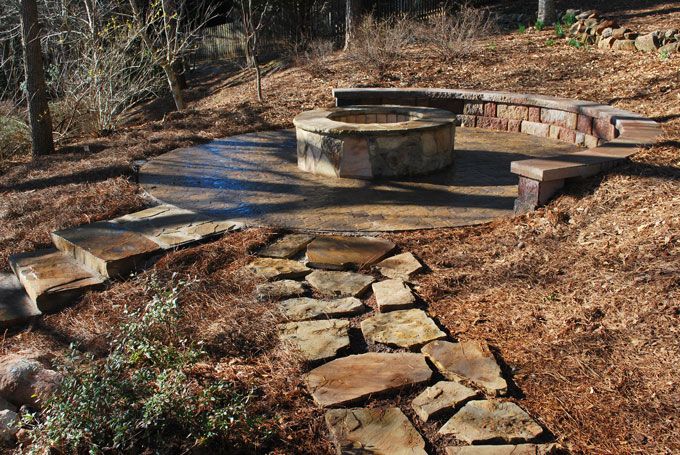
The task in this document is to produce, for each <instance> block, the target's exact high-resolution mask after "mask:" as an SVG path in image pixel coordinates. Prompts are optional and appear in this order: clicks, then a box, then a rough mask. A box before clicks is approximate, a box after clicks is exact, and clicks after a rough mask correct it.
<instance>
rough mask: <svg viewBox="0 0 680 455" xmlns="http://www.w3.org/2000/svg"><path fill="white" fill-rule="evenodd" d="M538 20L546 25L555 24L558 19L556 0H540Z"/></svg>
mask: <svg viewBox="0 0 680 455" xmlns="http://www.w3.org/2000/svg"><path fill="white" fill-rule="evenodd" d="M538 20H539V21H541V22H543V23H544V24H545V25H551V24H554V23H555V21H556V20H557V10H556V9H555V0H538Z"/></svg>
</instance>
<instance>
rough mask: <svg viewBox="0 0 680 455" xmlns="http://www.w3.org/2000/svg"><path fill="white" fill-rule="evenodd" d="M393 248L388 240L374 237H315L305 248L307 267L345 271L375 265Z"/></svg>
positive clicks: (392, 244)
mask: <svg viewBox="0 0 680 455" xmlns="http://www.w3.org/2000/svg"><path fill="white" fill-rule="evenodd" d="M394 248H395V245H394V243H392V242H390V241H389V240H384V239H379V238H374V237H343V236H323V237H317V238H316V239H314V240H313V241H312V242H311V243H310V244H309V245H308V246H307V258H308V259H309V266H310V267H316V268H322V269H330V270H345V269H347V268H358V269H361V268H363V267H366V266H370V265H373V264H375V263H376V262H378V261H380V260H381V259H383V258H384V257H385V256H387V255H388V254H389V253H390V252H391V251H392V250H393V249H394Z"/></svg>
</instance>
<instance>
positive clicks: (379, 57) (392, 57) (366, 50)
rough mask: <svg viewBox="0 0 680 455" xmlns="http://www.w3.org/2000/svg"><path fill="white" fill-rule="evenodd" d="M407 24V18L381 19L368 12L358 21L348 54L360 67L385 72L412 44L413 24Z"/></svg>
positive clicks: (382, 73) (380, 73) (380, 72)
mask: <svg viewBox="0 0 680 455" xmlns="http://www.w3.org/2000/svg"><path fill="white" fill-rule="evenodd" d="M406 25H407V21H406V20H405V19H398V20H383V21H380V20H376V19H375V18H374V17H373V16H372V15H370V14H368V15H366V17H364V19H363V20H362V21H361V22H360V23H359V25H357V28H356V30H355V34H354V40H353V42H352V43H351V46H350V48H349V49H348V53H347V55H348V57H349V58H350V59H351V60H353V61H354V62H356V63H357V64H358V65H359V66H360V67H362V68H367V69H370V70H373V71H374V72H376V73H377V74H378V75H379V76H383V75H384V74H385V72H387V70H388V69H389V68H390V67H391V66H392V64H394V62H395V61H397V60H399V59H400V58H401V56H402V55H403V53H404V49H405V47H406V46H407V45H408V44H409V40H410V37H409V31H410V26H409V27H407V26H406Z"/></svg>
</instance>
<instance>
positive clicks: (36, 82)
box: [20, 0, 54, 156]
mask: <svg viewBox="0 0 680 455" xmlns="http://www.w3.org/2000/svg"><path fill="white" fill-rule="evenodd" d="M20 14H21V38H22V45H23V53H24V69H25V73H26V91H27V94H28V118H29V123H30V125H31V149H32V153H33V156H38V155H46V154H49V153H53V152H54V141H53V138H52V116H51V115H50V107H49V104H48V101H47V86H46V84H45V69H44V67H43V56H42V49H41V47H40V22H39V19H38V5H37V4H36V1H35V0H21V5H20Z"/></svg>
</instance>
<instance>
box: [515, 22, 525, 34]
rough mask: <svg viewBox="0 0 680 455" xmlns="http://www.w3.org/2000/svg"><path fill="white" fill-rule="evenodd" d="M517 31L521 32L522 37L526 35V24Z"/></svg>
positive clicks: (521, 25) (520, 25)
mask: <svg viewBox="0 0 680 455" xmlns="http://www.w3.org/2000/svg"><path fill="white" fill-rule="evenodd" d="M517 31H518V32H519V34H520V35H524V33H526V31H527V26H526V25H524V24H519V27H518V28H517Z"/></svg>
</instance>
